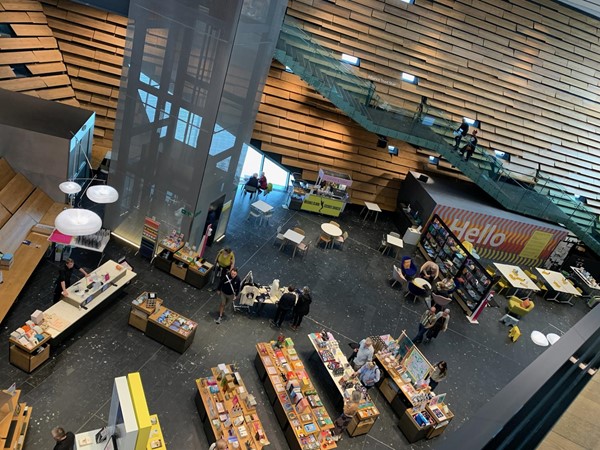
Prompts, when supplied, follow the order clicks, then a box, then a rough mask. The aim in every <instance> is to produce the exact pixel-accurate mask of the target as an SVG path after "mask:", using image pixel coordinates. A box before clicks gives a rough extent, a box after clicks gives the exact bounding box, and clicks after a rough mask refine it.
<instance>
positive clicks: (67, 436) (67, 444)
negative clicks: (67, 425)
mask: <svg viewBox="0 0 600 450" xmlns="http://www.w3.org/2000/svg"><path fill="white" fill-rule="evenodd" d="M52 437H53V438H54V440H55V441H56V445H55V446H54V450H73V449H74V448H75V435H74V434H73V433H71V432H70V431H65V429H64V428H62V427H55V428H52Z"/></svg>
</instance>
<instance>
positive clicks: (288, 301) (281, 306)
mask: <svg viewBox="0 0 600 450" xmlns="http://www.w3.org/2000/svg"><path fill="white" fill-rule="evenodd" d="M295 290H296V289H295V288H294V286H288V291H287V292H286V293H285V294H283V295H282V296H281V298H280V299H279V302H277V311H276V312H275V318H274V319H273V320H271V325H273V326H274V327H275V328H281V325H282V324H283V321H284V320H285V316H286V315H287V313H288V312H289V311H291V310H292V309H294V306H295V305H296V300H297V299H298V296H297V295H296V293H295V292H294V291H295Z"/></svg>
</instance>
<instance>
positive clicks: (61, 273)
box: [52, 258, 88, 303]
mask: <svg viewBox="0 0 600 450" xmlns="http://www.w3.org/2000/svg"><path fill="white" fill-rule="evenodd" d="M74 270H78V271H79V272H81V273H82V274H83V276H84V277H87V276H88V274H87V272H86V271H85V270H83V269H82V268H81V267H79V266H78V265H77V264H75V261H74V260H73V259H71V258H67V259H66V260H65V261H64V263H63V264H62V265H61V266H60V269H59V270H58V278H57V279H56V285H55V287H54V299H53V300H52V303H56V302H58V301H59V300H60V299H61V296H63V295H64V296H65V297H66V296H67V295H69V293H68V292H67V289H68V288H69V286H71V285H72V284H73V271H74Z"/></svg>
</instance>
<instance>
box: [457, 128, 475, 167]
mask: <svg viewBox="0 0 600 450" xmlns="http://www.w3.org/2000/svg"><path fill="white" fill-rule="evenodd" d="M476 148H477V130H473V132H472V133H471V137H470V138H469V141H468V142H467V144H466V145H465V146H464V147H463V148H461V149H460V154H461V156H462V155H463V154H464V153H465V152H467V154H466V156H465V161H468V160H469V158H471V156H473V153H475V149H476Z"/></svg>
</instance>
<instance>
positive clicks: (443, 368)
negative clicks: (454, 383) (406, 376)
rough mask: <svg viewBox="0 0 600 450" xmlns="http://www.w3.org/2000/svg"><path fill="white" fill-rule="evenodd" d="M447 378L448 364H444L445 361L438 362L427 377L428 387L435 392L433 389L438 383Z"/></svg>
mask: <svg viewBox="0 0 600 450" xmlns="http://www.w3.org/2000/svg"><path fill="white" fill-rule="evenodd" d="M447 376H448V364H446V361H440V362H439V363H437V364H436V365H435V366H433V370H432V371H431V373H430V374H429V376H428V377H427V378H428V379H429V387H430V388H431V390H432V391H435V388H436V387H437V385H438V384H439V383H440V381H442V380H443V379H444V378H446V377H447Z"/></svg>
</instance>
